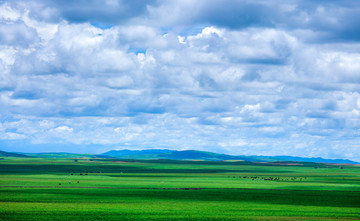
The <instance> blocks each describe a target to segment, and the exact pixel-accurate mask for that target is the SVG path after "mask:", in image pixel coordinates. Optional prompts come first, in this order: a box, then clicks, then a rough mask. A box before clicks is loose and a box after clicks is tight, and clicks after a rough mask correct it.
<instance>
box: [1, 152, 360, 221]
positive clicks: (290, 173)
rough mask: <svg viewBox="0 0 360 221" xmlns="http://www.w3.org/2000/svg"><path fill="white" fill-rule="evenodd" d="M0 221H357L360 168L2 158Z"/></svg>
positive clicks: (306, 164)
mask: <svg viewBox="0 0 360 221" xmlns="http://www.w3.org/2000/svg"><path fill="white" fill-rule="evenodd" d="M71 174H72V175H71ZM80 174H82V175H80ZM86 174H87V175H86ZM245 176H246V178H244V177H245ZM251 177H252V178H251ZM271 179H272V180H271ZM78 181H79V183H78ZM59 184H61V185H59ZM0 220H360V167H358V166H341V168H340V166H336V165H325V164H315V163H303V165H292V166H291V165H270V164H261V163H249V162H205V161H172V160H137V161H135V160H121V161H119V160H114V159H91V160H90V159H87V158H84V159H77V162H75V160H74V159H61V158H57V159H46V158H11V157H5V158H3V160H0Z"/></svg>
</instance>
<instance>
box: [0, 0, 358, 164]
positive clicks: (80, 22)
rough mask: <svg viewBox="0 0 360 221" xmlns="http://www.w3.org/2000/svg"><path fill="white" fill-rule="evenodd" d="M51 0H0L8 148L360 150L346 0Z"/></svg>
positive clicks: (0, 68) (353, 44)
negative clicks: (62, 0) (85, 0)
mask: <svg viewBox="0 0 360 221" xmlns="http://www.w3.org/2000/svg"><path fill="white" fill-rule="evenodd" d="M60 2H61V1H59V2H58V1H56V2H52V3H50V2H47V1H40V0H34V1H6V2H4V3H1V6H0V32H1V33H0V36H1V37H0V106H1V110H0V143H2V144H4V146H6V147H7V148H8V150H14V151H25V152H27V151H29V150H27V149H26V145H30V146H31V145H33V146H32V147H34V148H35V149H36V148H37V147H39V148H43V147H42V146H41V145H49V146H52V147H53V148H55V149H53V151H56V148H59V146H56V144H62V145H64V148H65V147H66V145H69V146H71V145H72V146H73V148H70V149H71V150H73V151H76V148H78V150H79V151H82V152H100V151H106V150H107V149H110V148H113V147H127V148H171V149H198V150H209V151H215V152H220V153H223V152H226V153H230V154H251V155H256V154H261V155H285V154H289V155H299V156H324V157H332V158H333V157H337V158H351V159H354V160H360V155H359V154H357V153H358V152H359V151H357V150H358V148H359V145H358V141H359V139H358V137H359V134H358V131H359V129H360V128H359V126H358V125H360V95H359V90H360V85H359V80H360V78H359V73H360V72H359V71H360V66H359V64H360V44H359V39H358V38H357V37H356V36H358V35H356V34H357V31H358V27H359V23H358V20H359V21H360V19H350V17H351V16H353V17H354V18H357V17H359V16H358V13H357V12H358V10H359V6H358V4H356V3H355V2H354V1H346V2H345V1H344V2H335V1H328V2H319V1H305V0H301V1H295V2H292V3H284V2H283V1H277V0H274V1H257V2H256V3H253V2H250V1H236V0H235V1H230V2H229V3H228V4H224V3H223V2H220V1H217V0H212V1H150V2H143V1H131V2H126V1H117V0H110V1H105V2H103V1H90V2H87V3H86V7H84V4H85V2H83V1H78V2H73V1H64V2H62V3H61V4H60ZM274 5H276V7H274ZM135 12H136V13H135ZM170 13H171V14H170ZM10 141H12V142H15V141H19V143H16V144H17V145H11V142H10ZM20 141H21V142H23V143H25V144H26V145H24V144H22V145H21V143H20ZM37 145H38V146H37ZM39 145H40V146H39ZM342 147H343V148H348V150H349V151H348V152H350V153H351V154H349V153H345V151H344V152H342V151H341V148H342ZM86 148H88V149H86Z"/></svg>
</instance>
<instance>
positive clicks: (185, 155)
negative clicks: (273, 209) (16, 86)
mask: <svg viewBox="0 0 360 221" xmlns="http://www.w3.org/2000/svg"><path fill="white" fill-rule="evenodd" d="M0 157H27V158H29V157H40V158H116V159H135V160H150V159H151V160H152V159H167V160H202V161H251V162H278V161H292V162H313V163H337V164H360V163H359V162H355V161H351V160H346V159H324V158H320V157H317V158H306V157H293V156H232V155H227V154H218V153H213V152H207V151H197V150H182V151H178V150H167V149H148V150H127V149H125V150H111V151H108V152H105V153H103V154H76V153H63V152H61V153H56V152H55V153H10V152H5V151H0Z"/></svg>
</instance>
